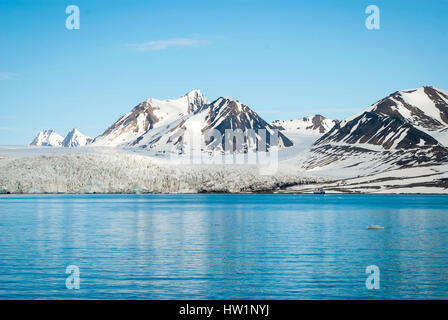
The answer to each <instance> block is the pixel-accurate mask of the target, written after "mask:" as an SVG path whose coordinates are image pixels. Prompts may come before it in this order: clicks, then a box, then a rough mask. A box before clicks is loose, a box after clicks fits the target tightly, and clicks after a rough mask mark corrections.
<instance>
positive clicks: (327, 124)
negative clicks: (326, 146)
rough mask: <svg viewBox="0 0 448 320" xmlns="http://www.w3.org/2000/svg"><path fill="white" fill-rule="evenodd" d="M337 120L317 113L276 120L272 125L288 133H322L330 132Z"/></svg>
mask: <svg viewBox="0 0 448 320" xmlns="http://www.w3.org/2000/svg"><path fill="white" fill-rule="evenodd" d="M337 122H338V121H337V120H331V119H328V118H325V117H324V116H321V115H320V114H316V115H314V116H308V117H303V118H301V119H294V120H275V121H272V122H271V125H272V126H273V127H274V128H277V129H278V130H281V131H285V132H286V133H288V132H292V133H302V134H316V135H322V134H324V133H326V132H328V131H329V130H330V129H331V128H333V126H334V125H335V124H336V123H337Z"/></svg>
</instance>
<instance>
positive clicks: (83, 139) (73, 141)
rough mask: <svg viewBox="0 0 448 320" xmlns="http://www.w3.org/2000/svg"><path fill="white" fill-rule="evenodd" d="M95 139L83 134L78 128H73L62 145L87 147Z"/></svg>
mask: <svg viewBox="0 0 448 320" xmlns="http://www.w3.org/2000/svg"><path fill="white" fill-rule="evenodd" d="M92 141H93V139H92V138H90V137H88V136H86V135H84V134H82V133H81V132H79V131H78V129H76V128H74V129H73V130H71V131H70V132H69V133H68V134H67V136H66V137H65V139H64V141H62V147H67V148H74V147H85V146H86V145H88V144H89V143H91V142H92Z"/></svg>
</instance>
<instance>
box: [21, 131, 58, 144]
mask: <svg viewBox="0 0 448 320" xmlns="http://www.w3.org/2000/svg"><path fill="white" fill-rule="evenodd" d="M63 140H64V138H63V137H62V136H60V135H59V134H57V133H56V132H54V131H53V130H45V131H41V132H39V134H38V135H37V136H36V138H34V140H33V141H31V142H30V143H29V145H30V146H37V147H60V146H61V145H62V141H63Z"/></svg>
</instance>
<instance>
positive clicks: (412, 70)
mask: <svg viewBox="0 0 448 320" xmlns="http://www.w3.org/2000/svg"><path fill="white" fill-rule="evenodd" d="M72 4H74V5H77V6H78V7H79V9H80V29H79V30H68V29H67V28H66V27H65V20H66V18H67V17H68V15H67V14H66V13H65V9H66V7H67V6H68V5H72ZM370 4H374V5H377V6H378V7H379V9H380V30H368V29H367V28H366V27H365V19H366V18H367V16H368V15H367V14H366V13H365V9H366V7H367V6H368V5H370ZM447 67H448V1H447V0H434V1H421V0H419V1H414V0H406V1H394V0H386V1H377V0H371V1H362V0H352V1H335V0H326V1H324V0H322V1H319V0H316V1H299V0H294V1H287V0H272V1H268V0H220V1H217V0H216V1H215V0H207V1H196V0H189V1H177V0H175V1H173V0H163V1H158V0H157V1H155V0H147V1H142V0H140V1H137V0H121V1H112V0H110V1H106V0H103V1H100V0H68V1H65V0H52V1H50V0H46V1H43V0H28V1H24V0H8V1H6V0H0V145H5V144H8V145H11V144H12V145H20V144H25V143H28V142H29V141H31V140H32V139H33V138H34V136H35V135H36V134H37V132H38V131H41V130H44V129H50V128H52V129H55V130H56V131H57V132H58V133H60V134H61V135H65V134H66V133H67V132H68V131H69V130H70V129H71V128H73V127H77V128H78V129H79V130H80V131H81V132H82V133H85V134H87V135H90V136H92V137H95V136H97V135H99V134H101V133H102V132H103V131H104V130H105V129H106V128H107V127H108V126H109V125H111V124H112V123H113V122H114V121H116V120H117V119H118V118H119V117H120V116H121V115H123V114H125V113H126V112H128V111H129V110H130V109H131V108H132V107H133V106H135V105H137V104H138V103H139V102H141V101H143V100H145V99H147V98H148V97H155V98H160V99H167V98H177V97H179V96H181V95H183V94H185V93H186V92H187V91H190V90H192V89H196V88H197V89H201V91H202V92H203V93H204V94H205V95H206V97H207V98H208V99H209V100H211V101H212V100H214V99H216V98H218V97H220V96H232V97H235V98H237V99H239V100H240V101H241V102H243V103H244V104H246V105H248V106H250V107H251V108H252V109H254V110H255V111H256V112H258V113H259V114H260V115H261V116H262V117H263V118H264V119H265V120H267V121H271V120H275V119H293V118H298V117H302V116H306V115H311V114H316V113H320V114H323V115H324V116H327V117H330V118H333V119H342V118H345V117H347V116H350V115H352V114H354V113H356V112H358V111H360V110H362V109H364V108H366V107H368V106H369V105H370V104H371V103H374V102H375V101H377V100H378V99H380V98H383V97H384V96H386V95H387V94H389V93H391V92H394V91H396V90H401V89H410V88H415V87H419V86H422V85H434V86H436V87H439V88H442V89H448V77H447V71H448V68H447Z"/></svg>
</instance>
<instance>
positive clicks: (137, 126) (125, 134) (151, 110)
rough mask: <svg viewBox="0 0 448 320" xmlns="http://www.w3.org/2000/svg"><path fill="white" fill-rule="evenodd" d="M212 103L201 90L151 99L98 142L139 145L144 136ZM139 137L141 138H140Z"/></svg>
mask: <svg viewBox="0 0 448 320" xmlns="http://www.w3.org/2000/svg"><path fill="white" fill-rule="evenodd" d="M207 104H208V101H207V99H206V98H205V97H204V96H203V95H202V93H201V92H200V91H199V90H193V91H191V92H189V93H187V94H186V95H184V96H183V97H180V98H179V99H173V100H159V99H154V98H149V99H148V100H146V101H144V102H142V103H140V104H138V105H137V106H136V107H134V108H133V109H132V110H131V111H130V112H128V113H127V114H125V115H124V116H122V117H121V118H120V119H118V121H117V122H115V123H114V124H113V125H112V126H110V127H109V128H108V129H107V130H106V131H105V132H104V133H103V134H102V135H100V136H99V137H97V138H96V139H95V141H94V143H93V144H94V145H101V146H120V145H137V144H138V142H139V141H140V140H142V139H143V137H142V135H144V134H145V133H147V132H149V131H150V130H153V131H152V132H156V131H159V130H161V129H163V128H166V127H169V126H170V125H172V124H173V123H175V122H177V121H182V119H184V118H186V117H188V116H189V115H190V114H192V113H194V112H197V111H198V110H200V109H202V108H203V107H204V106H205V105H207ZM137 140H138V141H137Z"/></svg>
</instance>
